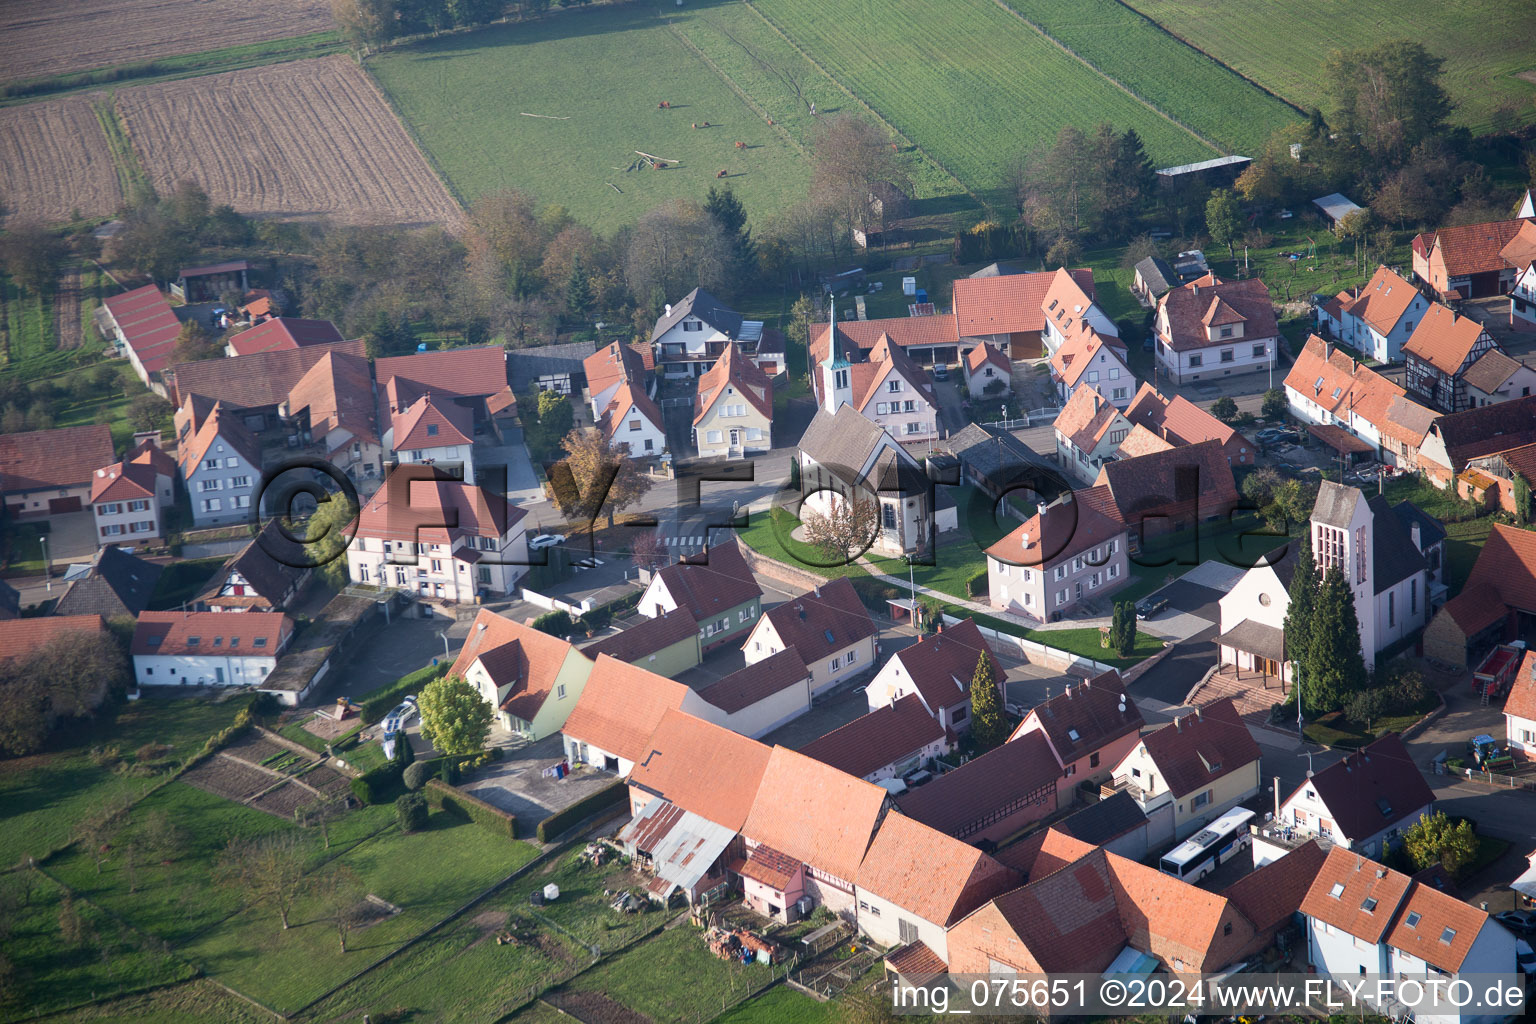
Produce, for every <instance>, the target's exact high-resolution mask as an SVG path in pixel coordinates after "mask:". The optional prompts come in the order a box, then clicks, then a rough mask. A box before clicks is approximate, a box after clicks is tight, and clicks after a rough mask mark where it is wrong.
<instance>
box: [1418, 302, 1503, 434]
mask: <svg viewBox="0 0 1536 1024" xmlns="http://www.w3.org/2000/svg"><path fill="white" fill-rule="evenodd" d="M1497 348H1498V342H1496V341H1494V339H1493V335H1491V334H1489V333H1488V329H1487V328H1486V327H1484V326H1483V325H1482V324H1481V323H1480V322H1479V321H1477V320H1474V319H1472V318H1471V317H1469V316H1462V315H1460V314H1459V313H1456V312H1455V311H1453V310H1452V309H1450V308H1449V307H1447V306H1442V305H1440V304H1439V303H1435V304H1434V305H1432V306H1430V307H1429V309H1428V310H1427V311H1426V312H1425V314H1424V318H1423V319H1422V320H1420V321H1419V325H1418V326H1417V327H1415V328H1414V329H1413V334H1412V335H1410V336H1409V338H1408V340H1407V341H1406V342H1404V344H1403V357H1404V361H1405V362H1406V363H1407V366H1408V370H1407V373H1405V374H1404V375H1403V383H1404V384H1405V385H1406V386H1407V388H1408V390H1409V391H1412V392H1414V393H1415V395H1417V396H1419V397H1420V398H1422V399H1423V400H1424V401H1426V402H1428V403H1429V404H1431V405H1433V406H1435V407H1436V408H1437V409H1439V410H1440V411H1442V412H1461V411H1462V410H1463V409H1468V408H1471V401H1470V399H1469V397H1468V395H1467V385H1466V380H1465V375H1466V373H1467V371H1468V370H1470V369H1471V368H1472V366H1473V365H1474V364H1475V363H1476V362H1477V361H1478V360H1479V359H1481V358H1482V357H1483V355H1484V354H1485V353H1488V352H1491V351H1494V350H1495V349H1497Z"/></svg>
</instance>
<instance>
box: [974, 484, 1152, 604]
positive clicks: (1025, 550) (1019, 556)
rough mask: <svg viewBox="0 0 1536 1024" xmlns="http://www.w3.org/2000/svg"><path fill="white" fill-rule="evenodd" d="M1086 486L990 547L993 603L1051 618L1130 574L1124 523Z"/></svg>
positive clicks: (1106, 591) (1111, 588)
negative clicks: (1092, 498) (1107, 512)
mask: <svg viewBox="0 0 1536 1024" xmlns="http://www.w3.org/2000/svg"><path fill="white" fill-rule="evenodd" d="M1087 493H1088V492H1086V491H1073V492H1069V493H1067V494H1064V495H1062V496H1061V497H1060V498H1058V499H1057V500H1056V501H1055V502H1053V503H1051V504H1050V505H1041V506H1040V509H1039V511H1038V512H1037V513H1036V514H1035V515H1034V516H1031V517H1030V519H1029V520H1028V521H1027V522H1025V523H1024V524H1023V525H1022V526H1020V527H1018V528H1017V529H1015V530H1014V531H1013V532H1012V533H1010V534H1008V536H1006V537H1004V538H1003V539H1002V540H1000V541H998V542H997V543H996V544H993V545H992V546H991V547H989V548H987V551H986V555H987V598H988V601H989V602H990V604H991V605H992V607H994V608H1001V609H1004V610H1005V611H1011V612H1015V613H1020V614H1023V615H1026V616H1028V617H1030V618H1032V619H1035V620H1037V621H1040V622H1047V621H1052V620H1054V619H1057V618H1060V616H1061V615H1062V614H1063V613H1064V612H1067V611H1069V610H1071V609H1072V608H1074V607H1076V606H1077V605H1078V604H1080V603H1081V602H1082V601H1084V600H1085V599H1095V598H1100V597H1103V596H1104V595H1106V594H1109V593H1111V592H1113V591H1115V590H1118V589H1119V588H1120V587H1123V586H1124V585H1125V584H1126V583H1127V582H1128V581H1129V580H1130V574H1129V565H1130V563H1129V561H1128V559H1129V549H1130V543H1129V538H1128V537H1127V535H1126V529H1125V526H1124V524H1122V523H1120V522H1117V521H1116V520H1115V519H1113V518H1111V517H1110V516H1108V515H1105V514H1104V513H1103V512H1102V511H1101V510H1100V509H1099V508H1098V507H1097V503H1093V502H1089V501H1085V500H1083V498H1084V496H1086V495H1087Z"/></svg>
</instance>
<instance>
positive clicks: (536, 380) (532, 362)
mask: <svg viewBox="0 0 1536 1024" xmlns="http://www.w3.org/2000/svg"><path fill="white" fill-rule="evenodd" d="M607 348H608V346H606V345H605V346H602V347H601V348H599V350H598V351H600V352H606V351H607ZM630 348H633V349H634V350H635V351H636V352H638V353H640V356H641V358H642V359H643V360H644V359H651V358H654V357H653V356H652V353H651V347H650V346H649V345H646V344H643V343H642V342H638V341H637V342H632V343H631V344H630ZM592 354H593V351H592V342H590V341H573V342H570V343H569V344H565V345H534V346H532V347H530V348H519V349H508V350H507V379H508V381H509V383H508V385H507V390H506V391H505V392H498V395H501V396H502V397H501V398H500V399H499V401H503V402H504V401H507V399H508V398H509V397H510V398H512V400H514V401H515V398H516V396H517V395H520V394H528V393H529V392H533V393H534V394H535V395H537V394H538V393H539V392H541V391H553V392H554V393H555V394H557V395H573V394H574V396H575V398H576V400H577V401H579V400H580V399H581V390H580V388H578V387H577V386H576V384H577V381H578V380H580V379H582V378H583V377H584V376H585V374H586V366H585V360H586V359H587V358H588V357H590V356H591V355H592ZM486 404H487V405H489V404H491V402H490V400H489V399H488V400H487V402H486Z"/></svg>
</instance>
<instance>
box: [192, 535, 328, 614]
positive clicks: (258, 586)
mask: <svg viewBox="0 0 1536 1024" xmlns="http://www.w3.org/2000/svg"><path fill="white" fill-rule="evenodd" d="M313 561H314V554H313V551H312V550H306V548H305V546H304V545H303V544H302V543H300V542H299V541H298V540H296V539H294V538H291V537H289V536H288V535H287V534H286V533H285V532H284V531H283V527H282V524H281V523H280V522H278V520H277V519H276V518H272V519H269V520H267V522H266V523H265V524H264V525H263V526H262V528H261V531H260V532H259V533H257V535H256V536H255V537H253V538H251V540H250V541H249V542H248V543H247V544H246V545H245V547H243V548H241V549H240V550H239V551H237V552H235V553H234V554H233V555H230V556H229V558H228V559H226V560H225V562H224V564H223V565H221V566H220V567H219V568H218V569H216V570H215V571H214V573H213V575H212V576H210V577H209V578H208V583H207V584H206V585H205V586H204V588H203V590H202V592H201V593H200V594H198V595H197V597H195V598H194V599H193V601H192V607H193V608H195V609H196V610H197V611H200V612H203V611H207V612H280V611H287V610H289V609H290V608H291V607H292V605H293V603H294V602H295V600H296V599H297V598H298V596H299V595H300V594H301V593H303V592H304V585H305V584H306V583H308V582H309V578H310V575H311V574H312V573H313V571H314V570H313V569H312V568H311V564H312V562H313Z"/></svg>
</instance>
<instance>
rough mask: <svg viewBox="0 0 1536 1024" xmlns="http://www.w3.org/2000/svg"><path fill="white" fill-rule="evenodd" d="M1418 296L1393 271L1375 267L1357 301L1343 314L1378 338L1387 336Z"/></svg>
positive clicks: (1416, 291)
mask: <svg viewBox="0 0 1536 1024" xmlns="http://www.w3.org/2000/svg"><path fill="white" fill-rule="evenodd" d="M1418 295H1419V292H1418V289H1416V288H1414V286H1413V285H1411V284H1409V283H1408V282H1407V281H1406V280H1404V279H1403V276H1402V275H1401V274H1399V273H1397V271H1395V270H1391V269H1389V268H1387V267H1377V268H1376V273H1374V274H1372V275H1371V279H1370V280H1369V281H1367V282H1366V283H1365V287H1364V288H1362V289H1360V295H1359V297H1358V298H1355V299H1352V300H1351V301H1350V303H1349V304H1348V306H1347V307H1346V308H1345V312H1347V313H1349V315H1350V316H1353V317H1356V318H1358V319H1360V320H1363V321H1365V322H1366V323H1367V324H1369V325H1370V326H1371V327H1373V328H1375V329H1376V330H1377V331H1378V332H1380V333H1381V334H1390V333H1391V332H1392V331H1393V330H1394V329H1395V328H1396V327H1397V323H1398V321H1399V320H1401V319H1402V318H1403V314H1404V313H1406V312H1408V307H1409V306H1411V305H1412V304H1413V300H1414V299H1416V298H1418Z"/></svg>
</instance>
